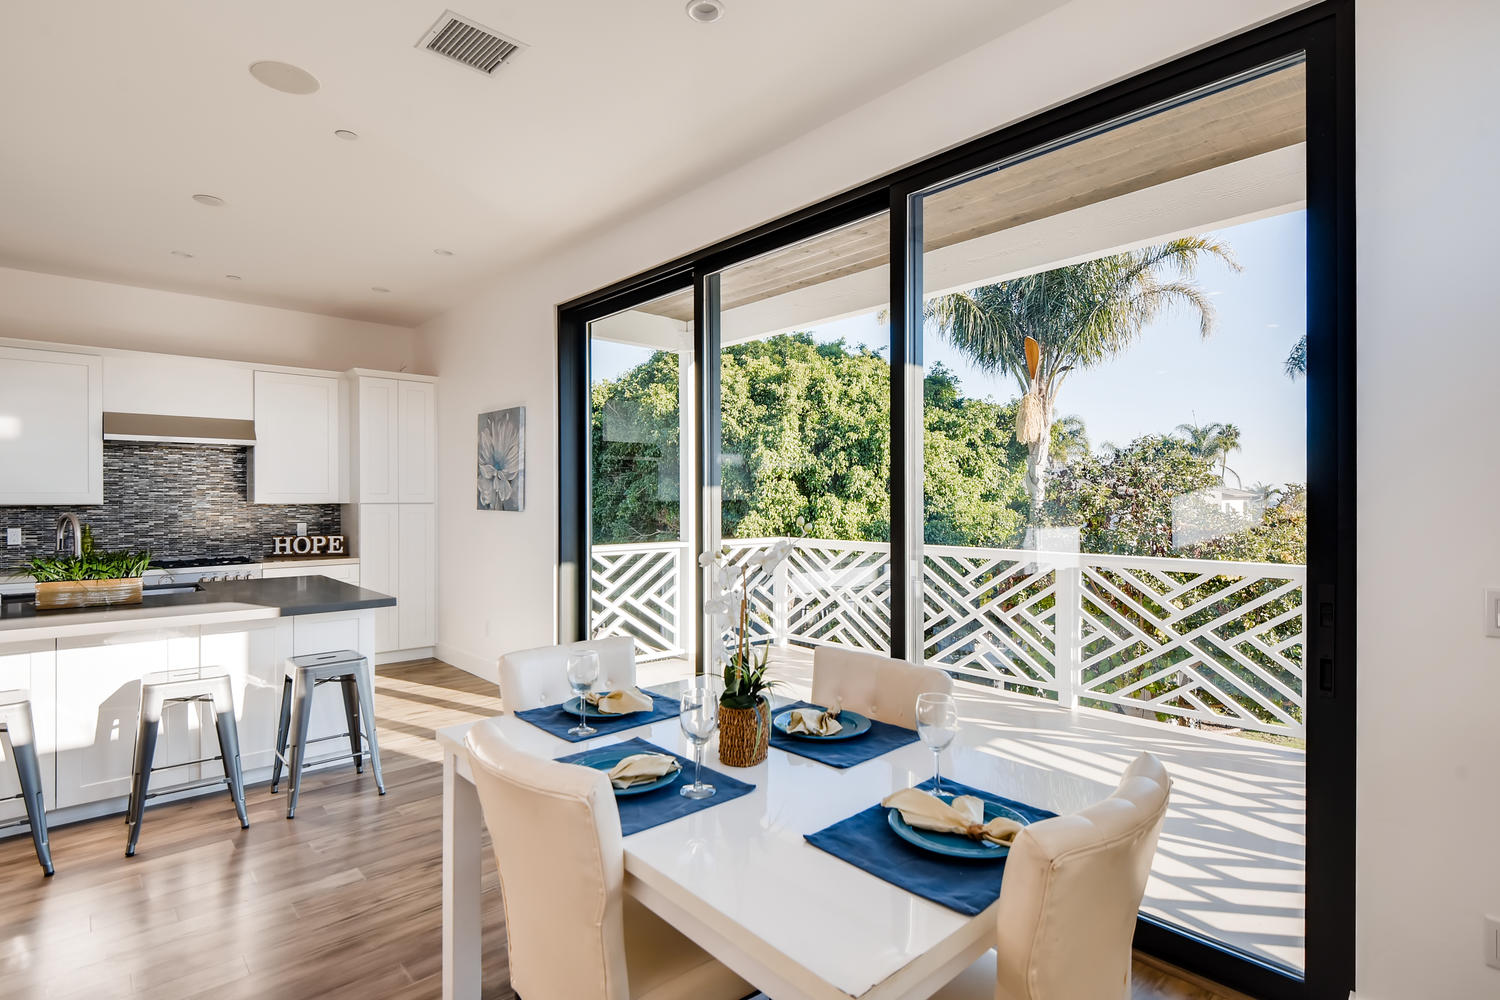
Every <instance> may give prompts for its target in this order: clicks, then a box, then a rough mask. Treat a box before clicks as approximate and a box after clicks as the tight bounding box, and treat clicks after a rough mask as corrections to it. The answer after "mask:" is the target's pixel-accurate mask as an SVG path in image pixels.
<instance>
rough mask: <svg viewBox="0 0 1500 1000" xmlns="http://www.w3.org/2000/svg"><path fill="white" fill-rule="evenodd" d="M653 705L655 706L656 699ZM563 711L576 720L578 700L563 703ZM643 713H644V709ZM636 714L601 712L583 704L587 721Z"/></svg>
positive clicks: (587, 704) (596, 707) (572, 699)
mask: <svg viewBox="0 0 1500 1000" xmlns="http://www.w3.org/2000/svg"><path fill="white" fill-rule="evenodd" d="M647 697H650V695H647ZM652 704H653V705H655V700H654V699H653V701H652ZM562 709H563V711H564V712H567V713H568V714H569V715H571V716H573V717H574V718H575V719H576V718H577V717H578V699H577V698H569V699H568V700H567V701H565V702H563V703H562ZM641 711H644V709H642V710H641ZM635 714H636V713H635V712H601V711H599V706H597V705H590V704H589V703H588V702H584V704H583V715H584V718H587V719H623V718H625V717H626V716H629V715H635Z"/></svg>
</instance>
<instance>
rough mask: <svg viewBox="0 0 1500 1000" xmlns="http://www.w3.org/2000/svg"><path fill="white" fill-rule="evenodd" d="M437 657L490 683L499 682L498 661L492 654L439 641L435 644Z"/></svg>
mask: <svg viewBox="0 0 1500 1000" xmlns="http://www.w3.org/2000/svg"><path fill="white" fill-rule="evenodd" d="M437 658H438V659H439V660H442V661H443V662H444V663H447V664H450V665H451V666H455V667H457V668H458V669H460V670H462V671H464V672H465V673H470V674H473V675H474V676H475V677H480V678H483V679H484V680H487V681H489V682H490V683H492V684H499V683H500V662H499V660H497V659H496V658H495V657H493V656H480V655H479V654H478V653H471V652H469V651H468V650H467V649H460V648H458V647H457V646H454V645H451V644H448V643H443V642H440V643H438V644H437Z"/></svg>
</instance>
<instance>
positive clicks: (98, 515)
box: [0, 441, 343, 576]
mask: <svg viewBox="0 0 1500 1000" xmlns="http://www.w3.org/2000/svg"><path fill="white" fill-rule="evenodd" d="M249 468H250V449H249V448H244V447H237V446H234V445H180V444H146V443H138V442H132V441H106V442H104V503H103V504H100V505H98V506H92V507H0V576H7V575H11V574H14V573H16V572H17V571H18V570H19V569H20V568H21V567H22V566H24V565H25V563H26V561H27V560H28V559H30V558H31V557H33V556H38V555H47V554H50V553H52V552H54V551H56V548H57V541H56V537H57V535H56V533H57V519H58V517H59V516H60V515H62V514H67V513H70V512H71V513H74V514H77V515H78V517H79V519H80V520H82V521H83V522H84V523H85V524H88V525H91V526H92V527H93V529H94V544H95V545H97V546H98V547H99V548H102V549H110V550H115V549H133V550H140V549H149V550H150V551H151V555H152V556H153V557H154V558H157V559H189V558H197V557H200V556H251V557H260V556H263V555H265V554H266V553H267V552H269V551H270V550H271V544H272V543H271V538H272V536H273V535H290V534H293V533H294V532H295V531H296V527H297V522H298V521H306V522H307V530H308V531H309V532H311V533H312V534H330V535H336V534H339V533H340V532H342V530H343V528H342V515H341V512H340V510H339V506H338V504H253V503H251V502H250V500H249V496H250V492H249V487H248V484H249V478H248V477H249ZM14 527H19V528H20V529H21V533H22V544H21V545H20V546H19V547H15V548H12V547H10V546H6V545H4V544H3V543H4V541H5V535H4V531H3V529H5V528H14Z"/></svg>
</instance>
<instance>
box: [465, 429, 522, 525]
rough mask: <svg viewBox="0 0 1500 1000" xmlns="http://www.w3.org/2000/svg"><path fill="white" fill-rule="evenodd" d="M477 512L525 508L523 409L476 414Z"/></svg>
mask: <svg viewBox="0 0 1500 1000" xmlns="http://www.w3.org/2000/svg"><path fill="white" fill-rule="evenodd" d="M476 485H477V487H478V503H477V506H478V508H479V509H480V510H525V509H526V407H524V406H512V407H511V408H510V409H508V410H494V411H492V412H490V413H481V414H480V415H479V475H478V479H477V483H476Z"/></svg>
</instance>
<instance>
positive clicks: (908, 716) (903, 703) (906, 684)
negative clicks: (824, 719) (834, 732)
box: [812, 646, 953, 729]
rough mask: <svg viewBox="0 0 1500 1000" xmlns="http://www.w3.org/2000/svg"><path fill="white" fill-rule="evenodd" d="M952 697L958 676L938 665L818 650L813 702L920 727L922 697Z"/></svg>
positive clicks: (849, 651) (833, 649) (857, 652)
mask: <svg viewBox="0 0 1500 1000" xmlns="http://www.w3.org/2000/svg"><path fill="white" fill-rule="evenodd" d="M929 691H932V692H938V693H941V694H952V693H953V678H952V677H949V676H948V675H947V674H946V673H944V672H943V671H941V670H939V669H938V668H937V667H914V666H912V665H911V664H910V663H907V662H906V661H905V660H893V659H891V658H890V657H888V656H881V655H880V654H879V653H866V652H861V651H860V650H856V649H841V648H839V647H837V646H819V647H818V648H817V649H816V650H814V652H813V682H812V700H813V704H815V705H825V706H826V705H831V704H833V702H834V701H838V702H839V703H840V704H841V705H842V707H844V708H847V709H849V711H851V712H858V713H859V714H860V715H867V716H869V717H870V718H872V719H875V720H876V721H878V722H889V723H890V724H891V725H893V726H905V727H906V728H907V729H915V728H917V695H919V694H924V693H926V692H929Z"/></svg>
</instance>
